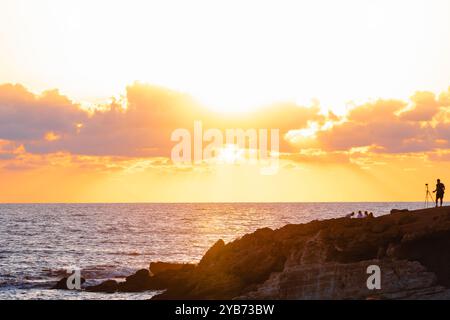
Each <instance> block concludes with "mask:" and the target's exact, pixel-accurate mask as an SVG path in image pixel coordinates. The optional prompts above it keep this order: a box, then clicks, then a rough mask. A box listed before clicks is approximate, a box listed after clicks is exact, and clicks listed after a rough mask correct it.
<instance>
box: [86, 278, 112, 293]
mask: <svg viewBox="0 0 450 320" xmlns="http://www.w3.org/2000/svg"><path fill="white" fill-rule="evenodd" d="M117 290H119V284H118V283H117V281H115V280H107V281H105V282H102V283H100V284H99V285H96V286H89V287H86V291H89V292H105V293H114V292H117Z"/></svg>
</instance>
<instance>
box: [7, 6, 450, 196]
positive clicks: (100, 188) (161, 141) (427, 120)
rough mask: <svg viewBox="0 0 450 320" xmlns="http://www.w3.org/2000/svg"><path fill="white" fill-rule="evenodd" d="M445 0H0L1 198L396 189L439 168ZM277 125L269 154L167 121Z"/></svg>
mask: <svg viewBox="0 0 450 320" xmlns="http://www.w3.org/2000/svg"><path fill="white" fill-rule="evenodd" d="M448 39H450V2H449V1H447V0H442V1H439V0H431V1H419V0H413V1H411V0H410V1H402V0H396V1H385V0H380V1H357V0H342V1H324V0H318V1H195V0H194V1H170V0H169V1H130V0H128V1H100V0H98V1H82V0H78V1H71V0H64V1H56V0H40V1H32V0H29V1H25V0H0V181H1V183H0V202H140V201H162V202H189V201H403V200H404V201H406V200H419V201H420V200H422V199H423V197H424V183H425V182H428V183H430V184H432V185H433V184H434V181H435V179H436V178H438V177H440V178H441V179H442V180H443V181H444V183H445V182H446V181H449V182H447V183H450V174H449V173H448V172H450V171H449V169H450V162H449V160H450V149H449V141H450V87H449V86H450V58H449V57H450V42H449V41H448ZM196 120H200V121H202V123H203V125H204V127H205V128H218V129H220V130H226V129H227V128H244V129H247V128H256V129H259V128H267V129H279V130H280V139H281V141H280V169H279V171H278V173H277V174H275V175H270V176H266V175H261V174H260V171H259V168H258V167H257V166H253V165H243V164H233V163H225V164H207V163H203V164H200V165H186V166H179V165H176V164H174V163H173V162H172V161H171V159H170V152H171V149H172V147H173V146H174V142H172V141H171V140H170V137H171V132H173V130H175V129H177V128H187V129H192V127H193V123H194V121H196Z"/></svg>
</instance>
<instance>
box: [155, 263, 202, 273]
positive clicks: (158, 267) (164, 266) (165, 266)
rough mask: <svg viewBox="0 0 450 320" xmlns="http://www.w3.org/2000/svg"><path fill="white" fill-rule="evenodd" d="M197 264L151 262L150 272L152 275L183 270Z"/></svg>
mask: <svg viewBox="0 0 450 320" xmlns="http://www.w3.org/2000/svg"><path fill="white" fill-rule="evenodd" d="M194 266H195V265H193V264H188V263H170V262H151V263H150V268H149V269H150V272H151V273H152V275H157V274H159V273H161V272H165V271H169V270H174V271H177V270H181V269H183V268H192V267H194Z"/></svg>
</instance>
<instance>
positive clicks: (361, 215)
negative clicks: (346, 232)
mask: <svg viewBox="0 0 450 320" xmlns="http://www.w3.org/2000/svg"><path fill="white" fill-rule="evenodd" d="M356 218H358V219H361V218H364V216H363V214H362V212H361V210H360V211H358V215H357V216H356Z"/></svg>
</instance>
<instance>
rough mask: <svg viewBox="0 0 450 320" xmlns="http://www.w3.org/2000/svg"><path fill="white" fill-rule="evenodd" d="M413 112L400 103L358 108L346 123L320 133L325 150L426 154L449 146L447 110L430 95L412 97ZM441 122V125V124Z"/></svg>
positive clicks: (379, 102)
mask: <svg viewBox="0 0 450 320" xmlns="http://www.w3.org/2000/svg"><path fill="white" fill-rule="evenodd" d="M411 102H412V108H408V103H407V102H405V101H401V100H382V99H380V100H377V101H375V102H370V103H366V104H363V105H361V106H357V107H356V108H354V109H353V110H351V111H350V112H349V114H348V116H347V118H346V119H345V121H343V122H341V123H339V124H335V125H334V126H333V127H332V128H330V129H328V130H323V131H320V132H318V133H317V140H318V143H319V145H321V146H322V147H323V148H324V149H325V150H328V151H333V150H350V149H351V148H355V147H369V149H370V150H371V151H373V152H383V153H410V152H411V153H413V152H426V151H432V150H435V149H439V148H448V147H449V146H450V144H449V140H450V124H449V123H448V122H445V121H444V118H446V116H445V114H446V113H448V112H449V108H450V107H448V106H445V105H443V104H442V103H440V102H438V101H437V100H436V98H435V95H434V94H432V93H429V92H417V93H416V94H415V95H413V96H412V97H411ZM439 119H440V120H441V121H439Z"/></svg>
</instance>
